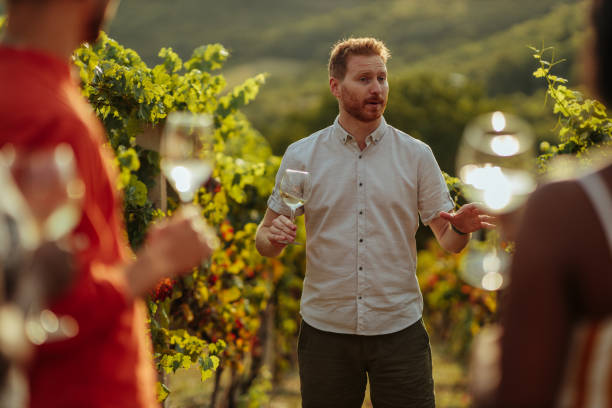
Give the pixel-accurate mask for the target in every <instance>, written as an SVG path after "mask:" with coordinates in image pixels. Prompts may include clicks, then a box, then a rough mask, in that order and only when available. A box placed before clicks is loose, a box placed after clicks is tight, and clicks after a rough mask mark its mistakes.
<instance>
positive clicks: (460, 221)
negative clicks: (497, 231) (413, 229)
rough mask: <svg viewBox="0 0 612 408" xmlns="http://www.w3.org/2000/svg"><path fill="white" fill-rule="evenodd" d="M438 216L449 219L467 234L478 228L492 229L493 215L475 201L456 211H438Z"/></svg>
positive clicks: (494, 220)
mask: <svg viewBox="0 0 612 408" xmlns="http://www.w3.org/2000/svg"><path fill="white" fill-rule="evenodd" d="M440 218H442V219H445V220H447V221H449V222H450V223H451V224H452V225H453V226H454V227H455V229H457V230H459V231H461V232H464V233H466V234H469V233H471V232H474V231H478V230H479V229H483V228H486V229H494V228H495V226H496V225H495V222H496V221H497V220H496V218H495V217H493V216H491V215H489V214H487V213H486V212H485V211H484V210H483V209H482V208H481V207H479V206H478V205H477V204H475V203H470V204H466V205H464V206H463V207H461V208H460V209H459V211H457V212H456V213H448V212H444V211H442V212H440Z"/></svg>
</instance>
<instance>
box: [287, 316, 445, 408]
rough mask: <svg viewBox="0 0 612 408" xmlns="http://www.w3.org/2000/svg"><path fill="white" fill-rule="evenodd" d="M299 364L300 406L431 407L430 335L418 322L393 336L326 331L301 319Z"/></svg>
mask: <svg viewBox="0 0 612 408" xmlns="http://www.w3.org/2000/svg"><path fill="white" fill-rule="evenodd" d="M298 360H299V368H300V383H301V392H302V407H304V408H361V405H362V404H363V399H364V396H365V390H366V383H367V378H368V377H369V379H370V399H371V400H372V404H373V405H374V408H433V407H435V400H434V390H433V378H432V367H431V349H430V347H429V336H428V335H427V331H426V330H425V327H424V326H423V322H422V321H421V320H419V321H418V322H416V323H415V324H413V325H411V326H409V327H407V328H405V329H404V330H400V331H399V332H396V333H390V334H384V335H380V336H359V335H353V334H338V333H330V332H325V331H321V330H318V329H315V328H314V327H312V326H310V325H308V324H307V323H306V322H304V321H302V324H301V327H300V335H299V340H298Z"/></svg>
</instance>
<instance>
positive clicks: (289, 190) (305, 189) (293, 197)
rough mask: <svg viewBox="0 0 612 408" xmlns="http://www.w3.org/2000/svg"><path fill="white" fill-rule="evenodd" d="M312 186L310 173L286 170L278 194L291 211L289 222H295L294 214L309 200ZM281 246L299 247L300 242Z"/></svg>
mask: <svg viewBox="0 0 612 408" xmlns="http://www.w3.org/2000/svg"><path fill="white" fill-rule="evenodd" d="M311 191H312V185H311V181H310V173H309V172H307V171H302V170H294V169H287V170H285V174H284V175H283V178H282V179H281V183H280V188H279V193H280V196H281V198H282V199H283V202H284V203H285V204H286V205H287V207H289V210H290V211H291V222H295V212H296V211H297V209H298V208H300V207H302V206H304V205H305V204H306V202H307V201H308V199H309V198H310V193H311ZM282 243H283V244H294V245H301V243H300V242H287V241H285V242H282Z"/></svg>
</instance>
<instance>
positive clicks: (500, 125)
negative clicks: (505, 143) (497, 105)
mask: <svg viewBox="0 0 612 408" xmlns="http://www.w3.org/2000/svg"><path fill="white" fill-rule="evenodd" d="M491 125H492V126H493V130H495V131H496V132H501V131H502V130H504V128H505V127H506V117H505V116H504V114H503V113H501V112H499V111H497V112H494V113H493V115H491Z"/></svg>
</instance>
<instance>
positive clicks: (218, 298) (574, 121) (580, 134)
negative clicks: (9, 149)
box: [74, 35, 612, 407]
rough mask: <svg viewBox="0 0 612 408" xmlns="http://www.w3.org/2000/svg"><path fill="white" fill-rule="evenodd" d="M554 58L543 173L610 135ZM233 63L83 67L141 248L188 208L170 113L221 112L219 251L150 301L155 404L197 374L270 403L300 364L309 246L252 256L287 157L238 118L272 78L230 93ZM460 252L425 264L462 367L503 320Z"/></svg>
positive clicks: (217, 386)
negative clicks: (164, 171) (168, 147)
mask: <svg viewBox="0 0 612 408" xmlns="http://www.w3.org/2000/svg"><path fill="white" fill-rule="evenodd" d="M552 51H553V50H551V49H544V50H538V49H535V48H534V49H533V56H534V58H535V59H534V71H535V72H534V76H535V77H538V78H542V79H543V80H544V81H545V83H546V85H547V97H548V99H549V100H550V101H551V102H552V103H553V112H554V114H555V115H556V116H557V118H558V124H557V127H556V128H555V133H557V134H558V135H559V137H560V139H559V142H558V143H550V142H544V143H542V144H541V146H540V149H541V155H540V156H539V157H538V166H539V170H540V172H542V173H546V172H547V170H548V168H549V163H551V160H553V159H555V158H556V157H558V156H572V157H574V156H575V157H578V159H579V160H580V161H582V162H588V161H589V160H590V158H591V152H593V151H595V150H601V149H600V147H601V146H602V145H609V144H610V140H611V135H612V122H611V120H610V119H609V118H608V116H607V113H606V109H605V107H604V106H603V105H602V104H601V103H599V102H597V101H594V100H589V99H586V98H584V97H583V96H582V94H581V93H579V92H577V91H574V90H571V89H569V88H567V87H566V84H565V82H566V81H565V79H563V78H560V77H557V76H555V75H554V74H553V72H552V71H551V70H552V69H553V68H554V67H555V65H557V63H558V61H555V60H554V54H553V52H552ZM228 55H229V54H228V52H227V50H226V49H225V48H224V47H223V46H221V45H219V44H214V45H208V46H204V47H199V48H197V49H195V50H194V51H193V53H192V55H191V57H190V58H189V59H186V60H182V59H181V58H180V57H179V56H178V55H177V54H176V53H175V52H174V51H173V50H172V49H169V48H164V49H162V50H161V51H160V52H159V59H160V63H159V64H158V65H155V66H154V67H149V66H148V65H147V64H146V63H145V62H143V60H142V59H141V58H140V57H139V55H138V54H137V53H136V52H134V51H133V50H130V49H126V48H124V47H122V46H121V45H119V44H118V43H117V42H115V41H114V40H112V39H110V38H109V37H107V36H105V35H103V36H102V38H101V40H100V41H99V42H97V43H96V44H95V45H91V46H84V47H82V48H81V49H79V50H78V52H77V53H76V54H75V57H74V58H75V64H76V65H77V66H78V68H79V69H80V78H81V81H82V84H83V92H84V95H85V96H86V97H87V98H88V99H89V101H90V103H91V104H92V105H93V107H94V109H95V111H96V113H97V115H98V116H99V117H100V119H101V120H102V122H103V123H104V126H105V128H106V131H107V134H108V137H109V143H110V145H111V146H112V148H113V149H114V151H115V153H116V157H117V160H116V162H117V166H118V168H119V170H120V175H121V177H120V185H119V186H118V188H120V189H121V190H122V192H123V196H124V211H125V220H126V223H127V232H128V236H129V240H130V243H131V245H132V246H133V247H134V248H138V247H139V246H140V245H141V244H142V242H143V239H144V237H145V236H146V233H147V229H148V228H149V226H150V225H152V224H154V223H156V222H158V220H160V219H163V218H164V217H167V216H169V215H171V214H172V213H173V212H174V211H175V210H176V209H177V208H178V202H179V200H178V199H177V197H176V196H175V195H174V194H173V192H172V190H171V189H167V188H166V186H165V185H164V183H165V182H164V181H163V179H162V178H161V176H160V170H159V160H160V158H159V139H160V136H159V135H160V130H161V128H162V127H163V125H164V121H165V118H166V117H167V115H168V113H169V112H172V111H177V110H186V111H190V112H195V113H209V114H211V115H213V117H214V121H215V154H216V163H217V164H216V168H215V170H214V173H213V175H212V177H211V179H210V180H209V181H208V182H207V184H206V185H205V187H204V188H202V189H201V190H200V191H199V192H198V194H197V197H196V198H195V200H194V201H195V202H196V203H197V204H198V205H199V206H200V207H201V211H202V216H203V217H204V218H205V219H206V220H207V221H208V223H209V224H210V225H212V226H214V227H215V229H216V231H217V232H218V236H219V238H220V240H221V242H222V244H221V246H220V248H219V249H218V250H217V251H216V252H215V253H214V255H213V257H212V259H211V260H210V262H209V264H207V265H205V266H202V267H200V268H198V269H195V270H194V271H193V272H192V273H191V274H190V275H189V276H187V277H184V278H180V279H176V280H173V279H166V280H164V281H162V282H160V283H159V285H158V286H157V288H156V289H155V291H153V292H152V293H151V294H150V296H149V298H148V300H147V303H148V308H149V314H150V334H151V337H152V339H153V345H154V359H155V364H156V367H157V370H158V372H159V384H158V395H159V400H160V401H164V400H165V399H166V398H167V397H168V396H169V395H171V393H172V392H173V389H172V387H171V386H170V384H169V381H168V378H169V376H170V375H171V374H174V373H176V372H177V371H178V370H183V369H191V370H193V369H197V370H199V374H200V379H201V381H203V382H207V384H210V386H209V387H208V388H209V389H210V390H211V391H210V396H209V398H210V406H220V407H236V406H244V407H260V406H263V405H265V404H266V403H267V401H268V400H269V398H270V392H271V389H272V388H273V385H274V384H276V383H278V381H280V379H282V378H283V376H284V375H286V373H288V372H290V371H291V370H292V369H293V367H294V366H295V354H294V353H295V343H296V336H297V328H298V322H299V313H298V311H299V299H300V293H301V285H302V279H303V266H304V262H305V259H304V258H305V255H304V251H303V248H302V247H300V246H291V247H289V248H287V249H285V251H284V253H283V255H282V256H281V257H280V258H278V259H268V258H262V257H261V256H259V255H258V253H257V251H256V250H255V244H254V236H255V231H256V228H257V223H258V222H259V221H260V220H261V218H262V216H263V214H264V211H265V209H266V200H267V197H268V195H269V194H270V193H271V191H272V188H273V182H274V175H275V174H276V170H277V168H278V166H279V164H280V157H278V156H275V155H273V154H272V150H271V147H270V144H269V142H268V141H267V140H266V139H265V138H264V137H263V136H262V135H261V134H260V133H259V132H258V131H257V130H255V129H254V128H253V127H252V126H251V124H250V123H249V121H248V120H247V118H246V116H245V115H244V114H242V113H241V111H240V110H241V109H242V108H244V107H245V106H246V105H248V104H249V103H251V102H253V100H255V98H256V96H257V94H258V91H259V89H260V87H261V86H263V85H264V83H265V80H266V77H265V76H264V75H257V76H255V77H252V78H246V79H244V81H243V82H242V83H241V84H240V85H238V86H236V87H234V88H233V89H230V90H227V89H226V80H225V78H224V77H223V75H221V74H219V70H220V69H221V68H222V67H223V64H224V63H225V62H226V60H227V58H228ZM447 183H448V186H449V189H450V191H451V192H452V195H453V198H454V199H455V201H456V202H457V204H458V205H459V204H461V203H463V202H464V200H463V198H462V195H461V184H460V182H459V180H458V179H456V178H454V177H451V176H448V175H447ZM298 231H301V233H303V231H304V228H303V227H298ZM304 239H305V237H303V236H302V237H298V240H304ZM463 256H464V255H463V254H458V255H451V254H446V253H445V252H443V251H442V250H441V249H440V248H439V247H437V245H436V244H435V243H433V242H431V243H429V244H427V247H426V248H425V249H423V250H421V251H420V252H419V258H418V278H419V283H420V285H421V289H422V292H423V296H424V301H425V313H426V315H425V319H426V322H427V324H428V326H429V328H430V330H431V332H433V333H435V336H436V338H438V339H439V340H441V341H442V342H443V343H444V344H446V346H445V347H446V348H447V349H448V350H446V351H447V352H448V353H451V354H452V355H453V356H455V357H457V358H458V359H463V358H465V356H466V354H467V351H468V350H469V346H470V342H471V339H472V338H473V336H474V335H475V334H477V333H478V331H479V330H480V328H481V327H482V326H483V325H485V324H487V323H489V322H492V321H495V319H496V313H497V296H496V294H495V293H491V292H486V291H484V290H481V289H476V288H473V287H471V286H468V285H466V284H465V283H463V282H462V281H461V280H460V279H459V277H458V273H457V271H458V269H459V268H460V265H461V262H462V257H463ZM111 392H112V391H111Z"/></svg>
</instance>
